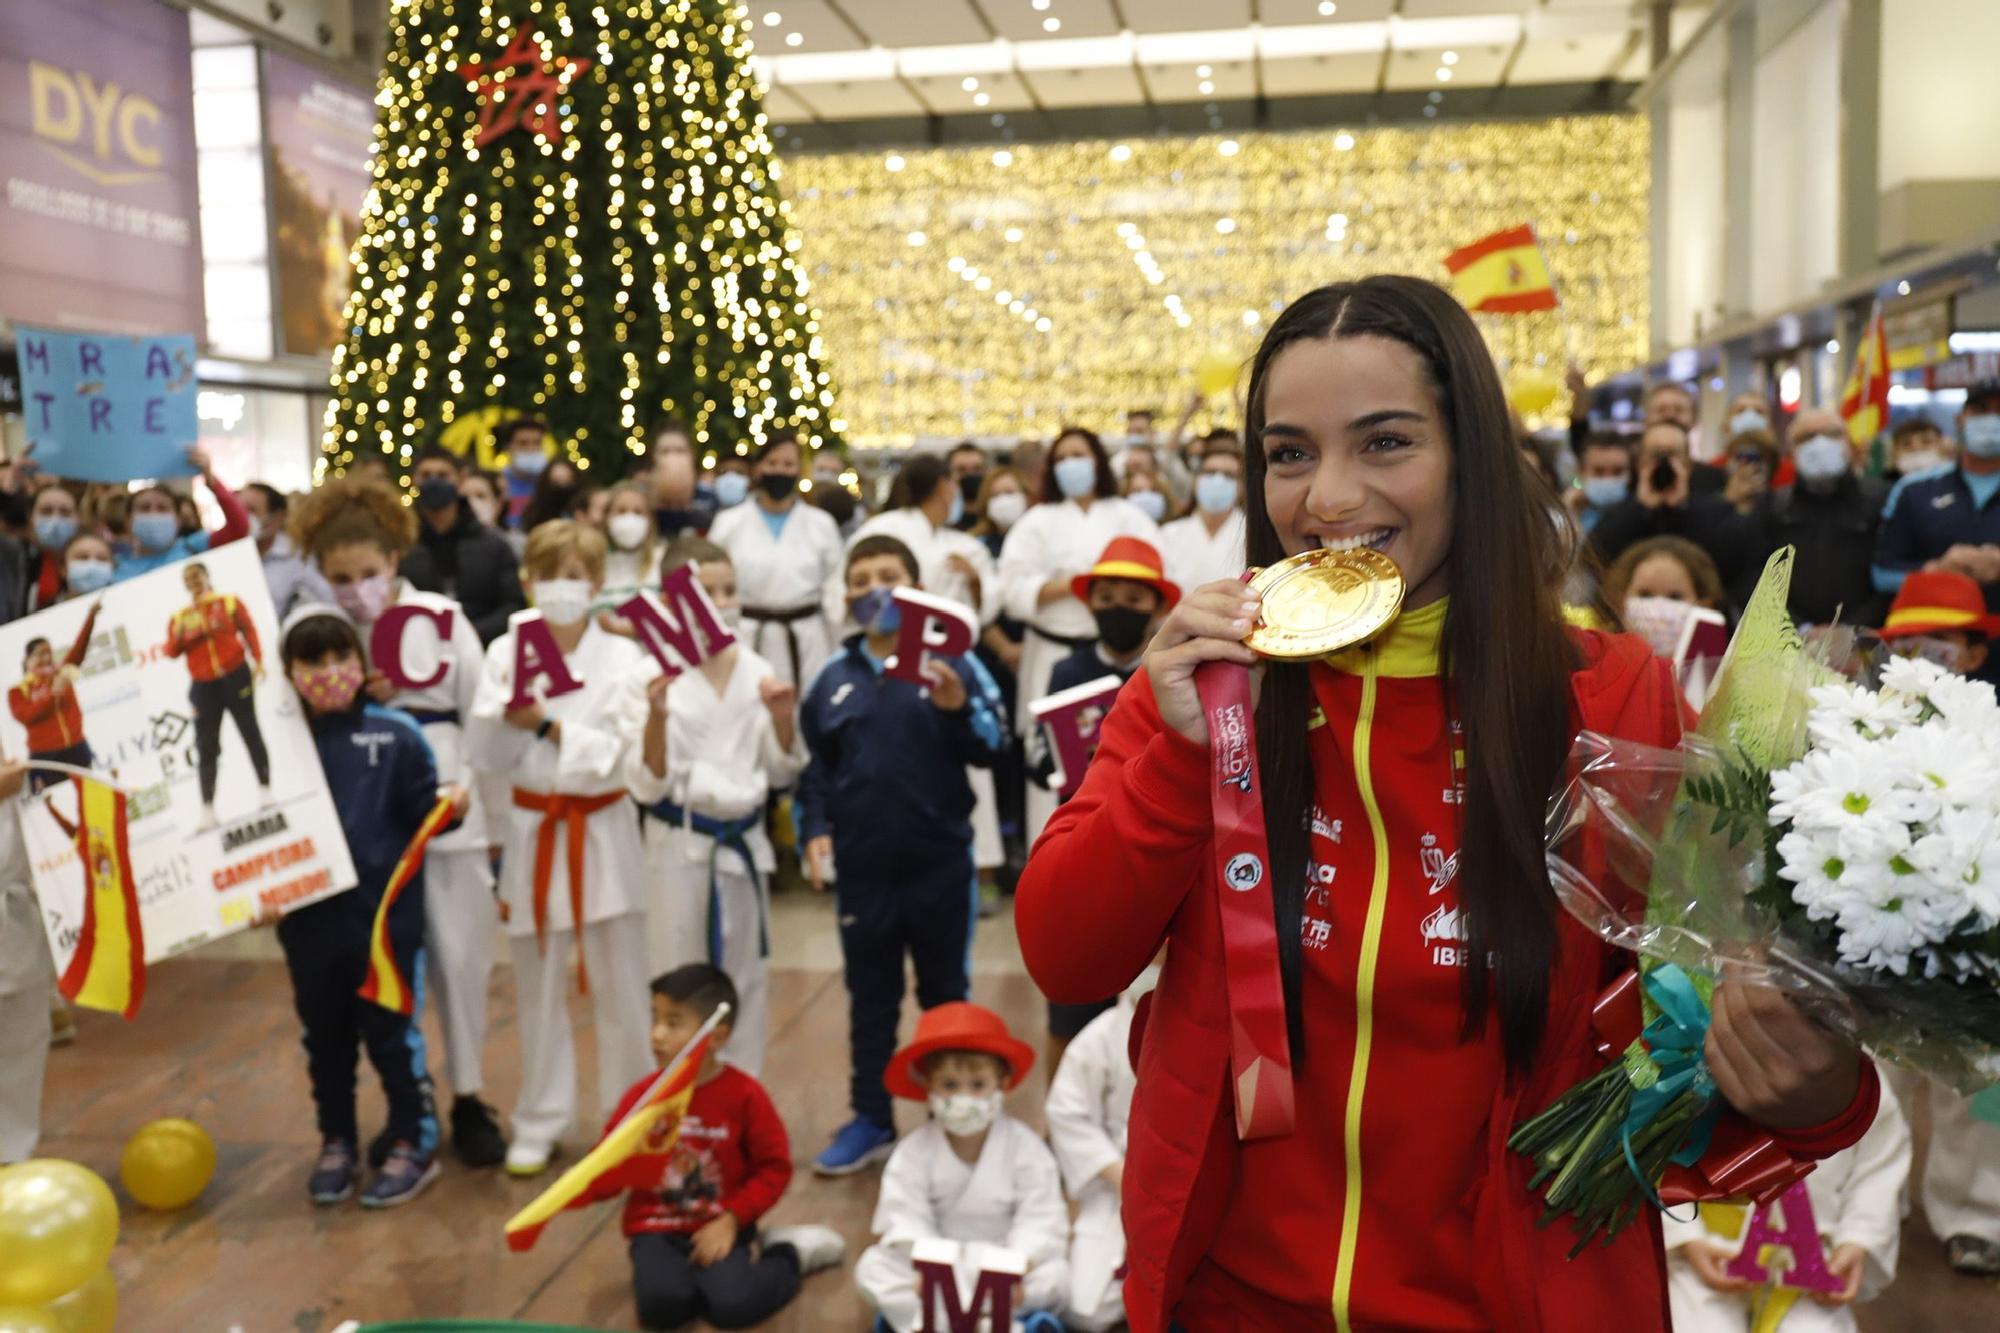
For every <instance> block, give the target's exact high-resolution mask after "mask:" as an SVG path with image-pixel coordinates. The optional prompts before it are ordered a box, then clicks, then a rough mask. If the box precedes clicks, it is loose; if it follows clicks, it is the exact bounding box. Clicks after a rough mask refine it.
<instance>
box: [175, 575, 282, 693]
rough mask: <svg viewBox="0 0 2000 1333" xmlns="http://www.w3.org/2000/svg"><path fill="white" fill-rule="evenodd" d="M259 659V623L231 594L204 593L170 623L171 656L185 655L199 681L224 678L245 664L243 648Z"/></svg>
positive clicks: (260, 649) (193, 674) (260, 654)
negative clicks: (246, 648) (254, 622)
mask: <svg viewBox="0 0 2000 1333" xmlns="http://www.w3.org/2000/svg"><path fill="white" fill-rule="evenodd" d="M246 646H247V647H248V648H249V650H250V656H251V657H254V658H256V659H257V660H258V661H259V662H261V661H263V660H264V651H263V649H262V648H261V647H260V646H259V645H258V643H257V626H256V625H255V624H253V623H251V620H250V613H249V612H248V611H245V610H244V609H243V603H241V602H239V601H237V600H236V599H235V598H234V597H232V596H230V595H229V594H228V593H216V592H211V593H204V594H203V595H202V597H201V599H200V600H199V601H197V602H195V604H194V605H193V606H190V607H187V608H185V609H183V610H180V611H176V612H175V613H174V618H173V620H172V621H170V622H169V623H168V625H167V656H169V657H180V656H182V655H185V656H186V657H187V660H188V674H189V675H191V676H193V677H194V678H195V679H196V680H220V679H222V678H223V677H224V676H226V675H228V674H229V673H230V672H232V671H234V670H236V668H237V667H240V666H242V665H243V650H244V648H245V647H246Z"/></svg>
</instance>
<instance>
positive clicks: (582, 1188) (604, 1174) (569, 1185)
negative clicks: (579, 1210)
mask: <svg viewBox="0 0 2000 1333" xmlns="http://www.w3.org/2000/svg"><path fill="white" fill-rule="evenodd" d="M728 1013H729V1006H728V1005H726V1004H725V1005H718V1006H717V1007H716V1010H715V1012H714V1013H712V1014H710V1015H709V1016H708V1021H707V1022H706V1023H703V1024H702V1025H701V1030H700V1031H699V1032H697V1033H695V1034H694V1040H693V1041H690V1042H689V1043H688V1044H687V1045H686V1046H685V1047H684V1048H682V1050H681V1053H680V1054H679V1055H677V1056H675V1057H674V1058H673V1060H672V1061H671V1062H669V1063H668V1065H667V1067H666V1068H665V1069H663V1070H661V1071H660V1076H659V1077H658V1078H656V1079H654V1080H653V1085H652V1086H651V1087H650V1088H647V1089H646V1095H645V1096H643V1097H641V1098H640V1099H639V1100H638V1101H636V1102H634V1103H633V1104H632V1109H631V1110H630V1111H627V1112H626V1113H625V1118H624V1119H623V1120H621V1121H619V1122H618V1124H617V1125H616V1126H614V1127H613V1128H612V1130H611V1132H610V1133H609V1134H606V1135H605V1136H604V1141H603V1142H601V1143H599V1144H598V1145H597V1146H596V1147H595V1148H592V1149H591V1150H590V1153H589V1155H587V1156H586V1157H585V1158H584V1159H583V1160H582V1161H580V1162H578V1163H577V1164H576V1165H575V1166H573V1167H571V1168H570V1169H569V1170H567V1171H565V1172H563V1173H562V1176H561V1178H560V1179H558V1180H557V1181H556V1183H555V1184H553V1185H551V1186H549V1187H548V1189H547V1190H545V1191H543V1193H542V1195H541V1197H539V1198H537V1199H536V1200H535V1201H534V1202H533V1203H531V1204H529V1205H528V1206H527V1207H526V1208H523V1209H522V1210H521V1211H520V1212H518V1213H516V1214H514V1217H513V1220H512V1221H510V1222H508V1223H507V1248H508V1249H510V1250H513V1251H515V1252H517V1253H518V1252H522V1251H525V1250H529V1249H532V1248H534V1244H535V1242H536V1241H538V1240H540V1239H541V1238H542V1228H543V1227H545V1226H547V1225H548V1224H549V1219H550V1218H553V1217H554V1216H555V1215H556V1214H557V1213H560V1212H562V1211H563V1210H564V1209H566V1208H575V1207H578V1206H580V1205H582V1204H586V1203H589V1202H591V1201H592V1200H593V1198H601V1197H603V1192H604V1191H605V1190H607V1189H618V1188H623V1187H624V1185H623V1182H622V1181H621V1180H620V1179H619V1177H620V1173H621V1172H622V1171H623V1170H624V1169H625V1167H626V1164H627V1163H629V1162H631V1161H632V1159H633V1158H635V1157H638V1156H641V1155H642V1154H643V1155H645V1156H649V1157H657V1156H658V1155H660V1154H661V1153H665V1152H670V1151H672V1149H673V1146H674V1144H675V1142H676V1141H678V1140H679V1138H680V1132H681V1117H683V1116H685V1115H686V1114H687V1108H688V1103H689V1102H690V1101H692V1100H693V1099H694V1083H695V1079H696V1078H697V1077H699V1076H700V1074H701V1065H702V1061H703V1060H705V1059H707V1057H708V1043H709V1040H710V1037H711V1035H712V1034H713V1033H714V1031H715V1029H716V1026H717V1025H718V1024H720V1023H721V1022H722V1020H723V1019H724V1018H725V1017H727V1015H728Z"/></svg>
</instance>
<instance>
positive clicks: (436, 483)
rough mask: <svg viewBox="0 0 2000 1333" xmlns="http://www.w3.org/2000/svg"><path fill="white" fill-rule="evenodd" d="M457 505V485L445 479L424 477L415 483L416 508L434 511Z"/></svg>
mask: <svg viewBox="0 0 2000 1333" xmlns="http://www.w3.org/2000/svg"><path fill="white" fill-rule="evenodd" d="M457 503H458V485H457V483H455V482H453V481H452V480H450V479H449V478H447V477H426V478H424V480H422V481H420V482H418V483H417V507H418V508H419V509H429V510H432V511H436V510H439V509H449V508H451V507H452V506H453V505H455V504H457Z"/></svg>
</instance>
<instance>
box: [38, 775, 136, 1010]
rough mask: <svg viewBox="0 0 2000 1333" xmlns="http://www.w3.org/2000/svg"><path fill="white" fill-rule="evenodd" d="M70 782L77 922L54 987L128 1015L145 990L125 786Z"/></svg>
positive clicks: (80, 1001) (87, 1002) (77, 779)
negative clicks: (78, 871) (79, 866)
mask: <svg viewBox="0 0 2000 1333" xmlns="http://www.w3.org/2000/svg"><path fill="white" fill-rule="evenodd" d="M70 781H71V782H72V783H74V784H75V786H76V793H77V796H76V806H77V820H76V853H77V858H78V859H79V860H80V861H81V862H82V863H83V928H82V930H81V932H80V933H79V934H78V936H77V941H76V951H75V952H74V953H72V954H71V955H70V959H69V966H67V967H65V968H64V969H63V974H62V977H61V978H60V979H59V980H58V981H57V983H56V985H57V989H59V990H61V991H62V993H63V995H64V996H66V997H67V998H68V999H70V1000H71V1001H73V1002H75V1003H77V1004H80V1005H82V1006H83V1007H84V1008H86V1009H102V1010H105V1011H106V1012H108V1013H114V1014H123V1015H124V1016H125V1017H126V1018H130V1017H132V1015H134V1014H136V1013H138V1012H139V1001H141V1000H142V999H144V998H145V996H146V936H145V932H144V931H143V930H142V929H141V928H140V925H139V883H138V877H137V876H136V875H134V874H133V873H132V848H131V846H130V844H129V843H128V841H127V839H126V834H125V825H126V810H125V793H124V792H122V791H120V790H118V788H116V787H113V786H111V785H109V784H108V783H104V782H99V781H98V780H97V779H95V778H86V777H72V778H71V779H70Z"/></svg>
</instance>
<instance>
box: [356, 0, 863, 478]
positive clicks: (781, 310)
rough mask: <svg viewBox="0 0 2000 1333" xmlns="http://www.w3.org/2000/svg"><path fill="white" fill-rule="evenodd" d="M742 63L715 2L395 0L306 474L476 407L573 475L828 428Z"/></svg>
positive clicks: (822, 433)
mask: <svg viewBox="0 0 2000 1333" xmlns="http://www.w3.org/2000/svg"><path fill="white" fill-rule="evenodd" d="M750 53H751V43H750V32H749V21H748V18H747V15H746V14H745V12H744V11H743V10H741V9H740V8H739V7H738V6H737V5H735V4H733V3H724V2H723V0H622V2H621V3H611V2H610V0H603V2H602V3H593V2H591V0H577V2H575V3H570V2H568V0H484V2H483V3H481V4H479V5H477V6H476V7H475V6H473V5H469V4H464V3H459V4H446V3H439V0H394V3H393V5H392V7H391V10H390V16H389V42H388V50H387V55H386V58H385V60H384V67H383V73H382V78H381V82H380V85H379V89H378V93H377V97H376V104H377V107H378V109H379V111H378V115H379V121H378V127H377V132H376V143H375V159H374V178H373V188H372V189H371V191H370V194H369V196H368V199H367V202H366V205H365V207H364V211H363V228H362V236H361V239H360V241H359V242H358V243H357V245H356V247H355V250H354V254H353V270H354V281H353V286H352V290H351V293H350V296H349V300H348V305H347V309H346V317H347V322H348V324H349V326H350V332H349V335H348V337H347V339H346V341H345V343H344V345H343V346H341V347H339V348H337V349H336V350H335V353H334V359H333V377H332V383H333V391H334V392H333V401H332V402H331V404H330V405H329V408H328V411H327V418H326V432H325V438H324V454H323V456H322V459H321V463H320V467H321V470H322V471H325V470H327V469H329V468H330V469H334V470H343V469H345V468H346V467H348V466H351V465H352V464H353V463H354V462H355V461H356V460H357V459H358V458H360V457H363V456H365V455H367V454H368V453H369V452H370V451H376V452H379V453H380V454H382V455H383V456H385V457H386V458H388V460H389V461H390V462H391V463H392V465H393V464H405V463H407V462H408V460H409V459H410V457H411V455H412V454H413V452H414V451H415V450H416V449H417V448H419V447H421V446H422V445H423V444H424V443H426V442H427V441H428V440H429V439H431V438H433V437H434V436H437V435H439V434H441V433H443V432H444V431H445V430H446V429H447V428H449V426H450V425H451V423H452V422H453V420H454V419H455V418H456V417H458V416H459V415H460V414H462V413H471V412H475V411H488V410H490V409H491V408H492V407H493V406H495V405H505V406H506V407H508V408H510V409H515V410H520V411H523V412H529V413H533V414H536V415H540V416H543V417H546V418H547V419H548V420H549V421H550V424H551V425H552V427H553V428H554V433H555V434H556V435H557V436H558V437H559V438H561V439H563V440H565V441H566V442H567V446H568V448H569V450H570V451H571V453H572V456H573V457H575V459H576V461H577V462H578V464H579V465H580V466H583V467H588V466H590V465H591V463H592V462H593V461H596V462H600V463H610V464H613V465H615V462H616V458H617V454H618V451H620V450H629V451H632V452H637V451H639V450H640V449H641V448H643V446H644V443H645V438H646V434H647V432H648V431H649V430H650V427H651V425H652V424H653V422H654V421H656V420H657V419H659V418H661V417H663V416H668V415H673V416H679V417H681V418H683V419H685V420H686V421H687V422H688V424H689V426H690V428H691V430H692V432H693V434H694V437H695V440H696V442H697V446H698V447H701V448H704V449H705V450H707V451H710V452H713V451H715V450H718V449H724V448H732V447H733V448H736V449H738V450H739V451H740V450H747V449H748V448H750V447H752V446H754V445H755V444H756V443H758V442H760V441H762V440H764V439H766V438H767V437H768V436H769V435H770V433H771V432H772V431H774V430H775V429H777V428H778V427H780V426H789V427H793V428H796V429H797V430H799V432H800V433H801V435H802V436H804V437H805V438H806V439H807V440H808V442H810V443H813V444H818V443H820V442H822V441H825V440H827V439H828V438H830V437H831V436H832V435H834V434H836V433H837V432H838V431H839V430H840V423H838V422H837V421H836V420H835V419H834V417H833V401H834V400H833V390H832V379H831V377H830V376H829V374H828V373H827V371H826V369H825V368H824V364H823V354H824V351H825V341H824V339H823V336H822V334H821V327H820V322H819V319H818V316H817V315H816V313H815V312H814V309H813V306H812V303H811V300H810V299H809V298H810V293H811V286H810V283H809V281H808V279H807V277H806V275H805V273H804V272H803V271H802V267H801V265H800V263H799V259H798V245H799V242H798V238H797V235H796V234H795V232H794V231H793V229H792V227H791V225H790V222H789V219H788V216H787V205H786V203H785V201H784V199H783V198H782V197H781V194H780V189H779V183H780V180H781V172H780V168H779V166H778V164H777V163H776V162H775V161H774V160H773V159H772V144H771V136H770V134H769V128H768V122H767V120H766V119H765V116H764V114H763V111H762V109H761V105H760V101H761V94H760V90H759V88H758V87H757V84H756V80H755V77H754V75H753V74H752V72H751V70H750V68H749V64H748V61H749V57H750Z"/></svg>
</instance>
